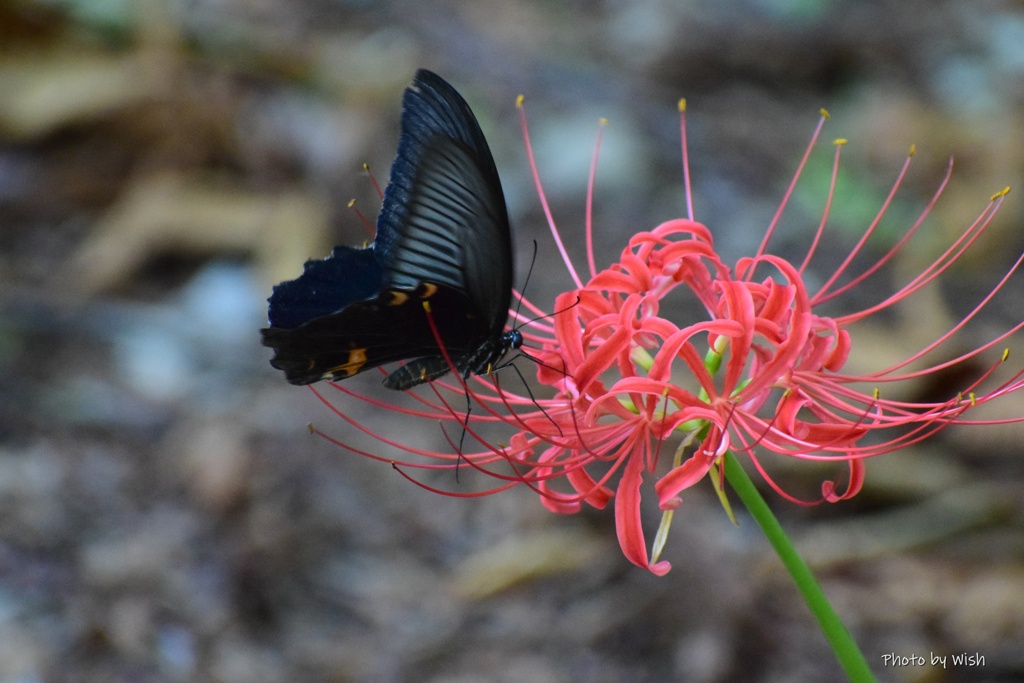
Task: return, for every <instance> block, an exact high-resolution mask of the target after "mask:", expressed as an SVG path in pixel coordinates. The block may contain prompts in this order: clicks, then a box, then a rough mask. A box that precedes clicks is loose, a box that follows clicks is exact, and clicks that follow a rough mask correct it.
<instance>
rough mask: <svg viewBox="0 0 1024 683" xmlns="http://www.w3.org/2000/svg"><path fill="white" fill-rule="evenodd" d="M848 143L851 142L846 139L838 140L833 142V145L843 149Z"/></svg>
mask: <svg viewBox="0 0 1024 683" xmlns="http://www.w3.org/2000/svg"><path fill="white" fill-rule="evenodd" d="M848 142H849V140H847V139H846V138H836V139H835V140H833V141H832V144H833V145H835V146H836V147H842V146H843V145H845V144H846V143H848Z"/></svg>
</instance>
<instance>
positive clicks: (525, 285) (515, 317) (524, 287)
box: [512, 240, 537, 329]
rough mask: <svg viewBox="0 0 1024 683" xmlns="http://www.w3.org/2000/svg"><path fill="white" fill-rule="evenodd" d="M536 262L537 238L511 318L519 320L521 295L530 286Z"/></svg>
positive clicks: (517, 327) (513, 327) (514, 326)
mask: <svg viewBox="0 0 1024 683" xmlns="http://www.w3.org/2000/svg"><path fill="white" fill-rule="evenodd" d="M536 263H537V240H533V257H531V258H530V268H529V269H528V270H527V271H526V281H525V282H524V283H523V288H522V289H521V290H520V291H519V303H517V304H516V312H515V315H514V316H512V319H513V320H519V309H520V308H522V306H523V296H524V295H525V294H526V288H527V287H529V286H530V276H532V275H533V266H534V265H535V264H536ZM531 322H533V321H532V320H530V321H528V322H526V323H524V324H525V325H528V324H529V323H531ZM519 327H522V325H519V326H516V325H515V324H513V326H512V329H519Z"/></svg>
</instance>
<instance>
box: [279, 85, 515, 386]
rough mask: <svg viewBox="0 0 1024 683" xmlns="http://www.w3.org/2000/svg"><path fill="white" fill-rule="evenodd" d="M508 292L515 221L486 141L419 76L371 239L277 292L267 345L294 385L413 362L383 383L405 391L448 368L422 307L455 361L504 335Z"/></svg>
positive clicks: (454, 102)
mask: <svg viewBox="0 0 1024 683" xmlns="http://www.w3.org/2000/svg"><path fill="white" fill-rule="evenodd" d="M511 293H512V245H511V235H510V230H509V223H508V215H507V211H506V208H505V199H504V195H503V193H502V190H501V183H500V180H499V178H498V173H497V169H496V168H495V165H494V159H493V158H492V156H491V153H490V149H489V148H488V146H487V141H486V140H485V139H484V136H483V133H482V132H481V130H480V127H479V125H478V124H477V122H476V119H475V117H474V116H473V113H472V111H471V110H470V109H469V106H468V105H467V104H466V102H465V101H464V100H463V99H462V97H461V96H460V95H459V94H458V92H456V91H455V89H454V88H452V87H451V86H450V85H449V84H448V83H447V82H445V81H444V80H443V79H442V78H441V77H439V76H437V75H436V74H433V73H431V72H429V71H419V72H417V74H416V77H415V79H414V81H413V85H412V86H411V87H410V88H408V89H407V90H406V92H405V96H404V98H403V110H402V136H401V139H400V141H399V146H398V154H397V157H396V159H395V162H394V164H393V165H392V168H391V178H390V182H389V184H388V187H387V189H386V190H385V193H384V203H383V208H382V209H381V213H380V216H379V217H378V219H377V238H376V240H375V241H374V243H373V245H371V246H370V247H368V248H364V249H355V248H350V247H337V248H336V249H335V250H334V252H333V253H332V254H331V256H329V257H328V258H326V259H324V260H322V261H310V262H308V263H307V264H306V267H305V269H304V271H303V274H302V275H301V276H300V277H299V278H298V279H297V280H293V281H290V282H285V283H281V284H280V285H278V286H277V287H275V288H274V291H273V293H272V294H271V297H270V314H269V318H270V325H271V327H270V328H269V329H266V330H263V343H264V345H266V346H270V347H272V348H274V350H275V355H274V358H273V360H272V361H271V364H272V365H273V366H274V367H276V368H279V369H281V370H284V372H285V376H286V378H287V379H288V381H289V382H292V383H293V384H308V383H311V382H315V381H318V380H320V379H342V378H344V377H348V376H351V375H353V374H356V373H357V372H361V371H363V370H366V369H369V368H372V367H376V366H378V365H382V364H384V363H388V362H393V361H397V360H405V359H418V360H416V361H413V363H412V364H410V366H411V367H409V368H408V370H405V371H404V373H400V374H401V379H400V380H396V381H395V382H391V383H387V384H388V386H392V387H395V388H408V387H409V386H412V385H415V384H418V383H420V382H423V381H427V380H430V379H434V378H435V377H437V376H440V375H442V374H444V372H446V371H447V362H446V361H443V357H442V354H441V350H440V348H439V346H438V343H437V337H436V336H435V333H434V331H433V330H432V329H431V327H430V325H429V323H428V321H427V318H426V313H425V309H424V303H428V304H429V305H430V308H431V312H432V313H431V314H432V316H433V318H434V322H435V325H437V326H438V331H439V333H440V338H441V339H442V340H443V342H444V345H445V349H446V350H447V352H448V353H449V355H450V357H451V358H452V359H453V360H454V361H456V363H457V364H458V361H459V360H460V359H462V358H464V357H467V356H469V355H470V354H472V353H473V352H474V350H475V349H477V348H479V346H480V345H481V344H483V343H484V342H485V341H486V340H488V339H491V338H494V337H496V336H499V335H500V334H501V331H502V329H503V328H504V324H505V319H506V318H507V311H508V306H509V302H510V300H511V295H512V294H511Z"/></svg>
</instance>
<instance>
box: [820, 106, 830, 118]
mask: <svg viewBox="0 0 1024 683" xmlns="http://www.w3.org/2000/svg"><path fill="white" fill-rule="evenodd" d="M820 111H821V115H822V116H823V117H824V118H825V120H826V121H828V120H829V119H830V118H832V117H831V116H829V113H828V109H825V108H824V107H822V108H821V110H820Z"/></svg>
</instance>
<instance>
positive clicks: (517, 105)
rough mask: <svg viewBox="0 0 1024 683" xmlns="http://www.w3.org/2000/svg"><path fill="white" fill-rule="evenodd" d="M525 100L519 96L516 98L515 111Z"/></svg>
mask: <svg viewBox="0 0 1024 683" xmlns="http://www.w3.org/2000/svg"><path fill="white" fill-rule="evenodd" d="M525 99H526V98H525V97H524V96H523V95H519V96H518V97H516V109H519V108H521V107H522V106H523V100H525Z"/></svg>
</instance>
